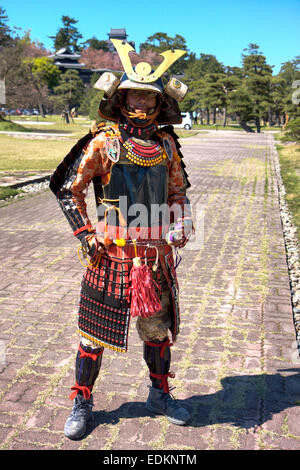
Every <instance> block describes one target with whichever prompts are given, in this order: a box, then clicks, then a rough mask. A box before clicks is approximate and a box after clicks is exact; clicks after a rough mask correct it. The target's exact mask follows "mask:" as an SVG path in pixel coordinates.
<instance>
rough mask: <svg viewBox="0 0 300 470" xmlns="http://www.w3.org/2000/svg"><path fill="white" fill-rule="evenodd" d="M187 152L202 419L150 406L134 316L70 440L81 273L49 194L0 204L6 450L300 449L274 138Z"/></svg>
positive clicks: (179, 393) (185, 258) (215, 138)
mask: <svg viewBox="0 0 300 470" xmlns="http://www.w3.org/2000/svg"><path fill="white" fill-rule="evenodd" d="M183 151H184V153H185V161H186V164H187V167H188V173H189V174H190V180H191V182H192V189H191V190H190V193H189V194H190V199H191V202H192V203H193V207H194V210H197V221H196V223H197V227H198V230H199V234H198V238H197V240H196V241H195V242H193V243H191V246H190V247H187V248H186V249H184V250H183V251H182V253H181V254H182V261H181V264H180V265H179V268H178V275H179V282H180V286H181V310H182V327H181V335H180V337H179V339H178V341H177V342H176V344H175V345H174V346H173V348H172V357H173V361H172V370H173V371H174V372H175V373H176V377H175V379H173V380H171V382H172V385H174V386H176V389H175V390H174V392H173V393H174V395H175V396H176V397H177V398H179V399H181V400H182V401H183V403H184V405H185V406H186V407H187V408H188V409H189V410H190V411H191V413H192V421H191V423H190V425H189V426H186V427H177V426H175V425H172V424H170V423H168V422H167V421H166V420H165V419H164V418H163V417H156V418H155V417H153V416H149V415H148V413H147V412H146V410H145V408H144V401H145V399H146V397H147V393H148V388H147V385H148V383H149V381H148V372H147V369H146V366H145V365H144V363H143V359H142V345H141V343H140V341H139V339H138V336H137V333H136V330H135V322H134V321H132V323H131V333H130V347H129V352H128V353H127V354H118V353H114V352H110V351H105V353H104V357H103V367H102V371H101V374H100V376H99V379H98V381H97V385H96V387H95V391H94V398H95V404H96V406H95V408H94V415H95V420H94V422H93V425H92V426H91V428H89V432H88V434H87V436H86V437H85V438H84V439H83V440H81V441H78V442H72V441H69V440H68V439H66V438H65V437H64V434H63V425H64V421H65V419H66V417H67V416H68V414H69V412H70V407H71V402H70V400H69V398H68V396H69V393H70V387H71V386H72V385H73V381H74V372H73V370H74V359H75V354H76V352H77V346H78V338H77V335H76V315H77V301H78V293H79V287H80V281H81V276H82V273H83V268H82V267H81V265H80V264H79V261H78V259H77V255H76V248H77V245H78V244H77V241H76V240H75V239H74V238H73V236H72V234H71V230H70V228H69V226H68V224H67V222H66V220H65V219H64V216H63V215H62V213H61V211H60V209H59V207H58V205H57V203H56V201H55V199H54V197H53V196H52V195H51V194H50V191H45V192H43V193H40V194H38V195H35V196H32V197H27V198H26V199H23V200H18V201H17V202H14V203H11V204H10V205H8V206H6V207H3V208H1V209H0V229H1V230H0V239H1V244H0V259H1V274H0V276H1V284H0V327H1V329H0V340H1V341H0V352H1V356H0V362H1V363H0V371H1V373H0V449H4V450H5V449H15V450H16V449H17V450H21V449H32V450H37V449H42V450H43V449H58V450H64V449H66V450H68V449H89V450H92V449H98V450H116V449H121V450H125V449H126V450H129V449H134V450H140V449H142V450H164V449H168V450H171V449H177V450H202V449H207V450H209V449H211V450H213V449H222V450H223V449H249V450H253V449H300V419H299V418H300V411H299V406H298V405H299V403H300V376H299V362H298V361H297V360H296V358H295V356H296V354H295V333H294V325H293V319H292V308H291V300H290V290H289V278H288V272H287V266H286V260H285V248H284V241H283V235H282V228H281V220H280V212H279V207H278V194H277V182H276V179H275V173H274V150H273V137H272V135H271V134H267V133H265V134H262V135H257V134H253V135H248V134H244V133H239V132H226V133H224V132H220V131H216V132H214V133H211V134H203V135H198V136H194V137H191V138H189V139H186V140H185V142H184V143H183ZM90 198H91V199H90V200H91V201H92V196H90ZM91 211H93V209H92V208H91V209H90V212H91ZM91 214H94V212H91ZM202 214H204V224H202V223H201V215H202ZM202 228H203V231H202ZM201 235H202V238H203V243H201Z"/></svg>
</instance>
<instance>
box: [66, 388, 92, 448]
mask: <svg viewBox="0 0 300 470" xmlns="http://www.w3.org/2000/svg"><path fill="white" fill-rule="evenodd" d="M93 406H94V404H93V397H92V395H91V397H90V399H89V400H86V399H85V398H84V397H83V396H82V395H80V394H78V395H76V397H75V399H74V406H73V410H72V412H71V414H70V416H69V417H68V419H67V421H66V424H65V429H64V432H65V436H66V437H68V438H69V439H79V438H81V437H82V436H84V434H85V432H86V426H87V423H88V421H89V420H90V419H91V418H92V407H93Z"/></svg>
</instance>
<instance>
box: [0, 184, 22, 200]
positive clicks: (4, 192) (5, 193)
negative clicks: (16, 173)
mask: <svg viewBox="0 0 300 470" xmlns="http://www.w3.org/2000/svg"><path fill="white" fill-rule="evenodd" d="M18 193H19V191H18V190H17V189H12V188H6V187H4V186H0V200H2V199H6V198H8V197H11V196H16V194H18Z"/></svg>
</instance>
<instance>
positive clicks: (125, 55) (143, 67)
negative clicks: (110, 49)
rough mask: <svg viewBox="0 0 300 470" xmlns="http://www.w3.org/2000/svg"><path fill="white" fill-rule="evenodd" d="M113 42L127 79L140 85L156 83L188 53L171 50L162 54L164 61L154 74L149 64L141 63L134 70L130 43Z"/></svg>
mask: <svg viewBox="0 0 300 470" xmlns="http://www.w3.org/2000/svg"><path fill="white" fill-rule="evenodd" d="M111 42H112V43H113V45H114V46H115V48H116V50H117V52H118V54H119V57H120V60H121V62H122V65H123V68H124V71H125V73H126V75H127V77H128V78H129V79H130V80H133V81H135V82H139V83H151V82H155V81H156V80H157V79H158V78H159V77H161V76H162V75H163V74H164V73H165V72H166V71H167V70H168V68H169V67H171V65H173V64H174V62H176V60H178V59H180V57H182V56H183V55H184V54H186V51H183V50H180V49H170V50H168V51H165V52H162V53H161V54H160V55H162V56H163V58H164V60H163V62H162V63H161V64H160V65H159V66H158V67H157V68H156V70H155V71H154V72H152V67H151V65H150V64H148V63H147V62H139V63H138V64H137V65H136V66H135V70H133V66H132V63H131V60H130V57H129V52H131V51H134V48H133V47H132V46H131V45H130V44H129V43H128V42H125V41H122V40H121V39H111Z"/></svg>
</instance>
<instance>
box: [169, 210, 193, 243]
mask: <svg viewBox="0 0 300 470" xmlns="http://www.w3.org/2000/svg"><path fill="white" fill-rule="evenodd" d="M170 229H171V230H169V232H168V233H167V235H166V240H167V243H168V244H169V245H172V246H175V247H177V248H183V247H184V246H185V245H186V244H187V242H188V240H189V238H190V236H191V234H192V233H194V226H193V221H192V219H191V218H190V217H186V218H184V219H178V220H177V222H176V224H171V226H170Z"/></svg>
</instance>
